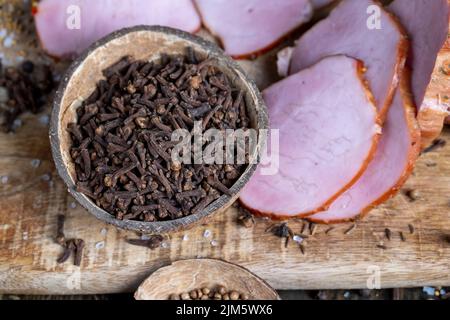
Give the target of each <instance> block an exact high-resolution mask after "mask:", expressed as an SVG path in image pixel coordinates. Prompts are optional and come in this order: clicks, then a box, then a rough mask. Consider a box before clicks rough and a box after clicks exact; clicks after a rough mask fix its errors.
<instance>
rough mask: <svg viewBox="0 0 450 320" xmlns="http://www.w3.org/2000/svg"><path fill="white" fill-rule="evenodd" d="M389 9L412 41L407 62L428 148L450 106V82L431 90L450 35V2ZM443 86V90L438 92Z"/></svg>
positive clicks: (398, 0) (422, 0) (405, 2)
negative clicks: (436, 68) (449, 97)
mask: <svg viewBox="0 0 450 320" xmlns="http://www.w3.org/2000/svg"><path fill="white" fill-rule="evenodd" d="M388 10H389V11H390V12H392V13H394V14H395V15H396V16H397V17H398V18H399V19H400V22H401V23H402V25H403V26H404V27H405V29H406V31H407V32H408V35H409V38H410V41H411V50H410V51H411V53H410V56H409V58H408V60H407V63H408V65H409V66H410V68H411V69H412V93H413V95H414V101H415V103H416V106H418V107H419V115H418V120H419V125H420V127H421V129H422V133H423V139H422V146H423V147H426V146H428V145H429V144H430V142H431V141H433V140H434V139H435V138H437V137H438V136H439V134H440V133H441V130H442V127H443V122H444V119H445V117H446V115H447V108H448V107H449V106H450V100H449V99H444V97H445V96H448V95H449V92H450V88H449V87H448V80H447V81H445V80H441V79H440V80H439V81H438V82H436V81H434V83H431V84H430V88H428V84H429V83H430V80H431V74H432V72H433V68H434V67H435V62H436V57H437V56H438V53H439V51H440V50H441V48H442V47H443V46H444V44H445V42H446V40H447V35H448V32H449V30H448V27H449V4H448V0H432V1H430V0H395V1H394V2H393V3H391V5H390V6H389V7H388ZM449 48H450V45H449V44H447V49H445V48H443V50H444V51H443V52H442V56H445V58H444V61H442V57H441V61H438V70H437V72H438V73H439V72H441V73H442V72H443V70H445V69H446V68H445V65H446V64H448V63H450V60H448V59H449V58H450V56H449V54H448V52H449V50H450V49H449ZM445 50H447V52H445ZM445 60H446V61H445ZM443 66H444V67H443ZM442 68H444V69H442ZM447 70H450V67H447ZM439 78H441V77H439ZM447 79H448V77H447ZM442 81H444V83H442ZM439 82H440V83H439ZM445 82H446V83H445ZM442 85H444V87H442ZM439 86H441V87H442V88H441V89H440V90H439V89H438V90H435V89H437V88H436V87H439ZM427 88H428V92H427ZM442 89H444V90H442ZM425 92H427V94H426V96H425ZM424 97H425V100H424Z"/></svg>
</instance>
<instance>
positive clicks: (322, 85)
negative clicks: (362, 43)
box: [240, 56, 380, 219]
mask: <svg viewBox="0 0 450 320" xmlns="http://www.w3.org/2000/svg"><path fill="white" fill-rule="evenodd" d="M363 69H364V68H363V64H362V63H361V62H360V61H358V60H355V59H353V58H349V57H345V56H333V57H328V58H325V59H323V60H322V61H320V62H318V63H317V64H315V65H314V66H312V67H310V68H308V69H305V70H303V71H301V72H298V73H296V74H294V75H291V76H290V77H288V78H286V79H284V80H282V81H280V82H278V83H275V84H274V85H272V86H271V87H269V88H268V89H266V90H265V91H264V92H263V96H264V99H265V102H266V104H267V105H268V108H269V118H270V122H271V123H270V126H271V130H272V131H271V134H272V135H274V134H275V133H274V132H273V130H279V144H278V147H279V150H278V151H279V152H278V154H279V162H278V163H277V161H273V162H272V168H273V165H274V164H278V166H277V169H278V170H273V171H270V172H267V171H266V169H267V168H265V167H264V165H260V166H259V167H258V170H257V172H256V173H255V174H254V176H253V177H252V178H251V180H250V181H249V182H248V184H247V185H246V186H245V187H244V190H243V191H242V193H241V195H240V200H241V202H242V204H243V206H245V207H246V208H248V209H249V210H250V211H251V212H253V213H256V214H260V215H264V216H270V217H272V218H274V219H284V218H293V217H302V216H306V215H309V214H312V213H314V212H317V211H319V210H323V209H325V208H326V207H327V206H328V205H329V204H330V203H331V202H332V201H333V200H334V199H336V198H337V197H338V196H339V195H340V194H341V193H342V192H344V191H345V190H347V189H348V188H349V187H350V186H351V185H352V184H353V183H355V182H356V181H357V179H358V178H359V177H360V176H361V174H362V173H363V172H364V170H365V169H366V168H367V165H368V163H369V162H370V160H371V159H372V156H373V154H374V153H375V150H376V144H377V142H378V137H379V131H380V127H379V120H378V118H377V112H376V108H375V105H374V101H373V96H372V94H371V92H370V90H369V89H368V87H367V85H366V82H365V80H364V76H363ZM275 142H276V141H275ZM268 145H269V148H268V149H269V153H268V154H269V155H270V154H271V153H272V152H274V153H276V152H277V151H276V149H274V148H275V146H276V145H272V143H269V144H268ZM272 147H274V148H272ZM273 159H276V158H272V160H273ZM268 160H269V159H268V156H266V157H264V156H263V158H262V163H267V162H270V161H268Z"/></svg>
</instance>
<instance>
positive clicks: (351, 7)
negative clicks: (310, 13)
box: [290, 0, 408, 119]
mask: <svg viewBox="0 0 450 320" xmlns="http://www.w3.org/2000/svg"><path fill="white" fill-rule="evenodd" d="M378 15H379V17H380V20H379V24H378V22H377V21H378V19H376V18H377V16H378ZM407 53H408V40H407V38H406V35H405V33H404V32H403V29H402V27H401V26H400V25H399V24H398V23H397V22H396V21H395V19H394V18H393V17H391V15H390V14H388V13H387V12H385V11H384V9H382V8H381V7H380V5H378V4H377V2H374V1H372V0H343V1H341V2H340V3H339V4H338V5H337V7H336V8H335V9H334V10H333V11H332V12H331V13H330V15H329V16H328V17H327V18H325V19H324V20H322V21H320V22H319V23H317V24H316V25H315V26H314V27H312V28H311V29H310V30H309V31H308V32H306V33H305V34H304V35H303V36H302V37H301V38H300V39H299V41H298V42H297V45H296V48H295V50H294V52H293V54H292V60H291V66H290V74H293V73H295V72H298V71H300V70H302V69H304V68H307V67H309V66H311V65H313V64H314V63H316V62H317V61H319V60H320V59H322V58H324V57H326V56H330V55H334V54H345V55H348V56H351V57H354V58H356V59H359V60H361V61H363V62H364V64H365V66H366V67H367V74H366V78H367V80H368V81H369V84H370V88H371V90H372V92H373V94H374V96H375V100H376V104H377V107H378V110H379V113H380V117H381V118H382V119H383V118H384V117H385V115H386V112H387V110H388V108H389V106H390V105H391V102H392V98H393V96H394V93H395V89H396V87H397V85H398V78H399V76H398V75H399V74H400V72H401V70H402V69H403V66H404V63H405V60H406V56H407Z"/></svg>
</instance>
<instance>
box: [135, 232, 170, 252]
mask: <svg viewBox="0 0 450 320" xmlns="http://www.w3.org/2000/svg"><path fill="white" fill-rule="evenodd" d="M163 241H164V237H163V236H161V235H152V236H150V237H149V238H148V239H126V242H127V243H129V244H131V245H134V246H140V247H147V248H149V249H151V250H153V249H156V248H159V247H160V246H161V243H162V242H163Z"/></svg>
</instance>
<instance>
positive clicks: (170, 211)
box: [67, 48, 249, 221]
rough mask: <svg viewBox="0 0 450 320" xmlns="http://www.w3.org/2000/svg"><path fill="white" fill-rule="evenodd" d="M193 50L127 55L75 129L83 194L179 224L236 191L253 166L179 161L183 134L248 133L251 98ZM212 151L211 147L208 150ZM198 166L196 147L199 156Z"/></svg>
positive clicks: (119, 214)
mask: <svg viewBox="0 0 450 320" xmlns="http://www.w3.org/2000/svg"><path fill="white" fill-rule="evenodd" d="M215 62H216V61H215V60H214V59H212V58H207V57H203V58H202V57H199V54H198V53H197V52H194V50H192V48H187V49H186V54H185V55H174V56H169V55H162V57H161V58H160V59H158V60H157V61H152V62H148V61H135V60H133V59H132V58H131V57H123V58H122V59H121V60H120V61H118V62H116V63H115V64H113V65H112V66H110V67H108V68H107V69H105V70H103V74H104V76H105V78H106V79H104V80H101V81H99V82H98V84H97V88H96V89H95V91H94V92H93V93H92V94H91V95H90V96H89V98H87V99H86V100H85V101H84V102H83V103H82V105H81V106H80V107H79V108H78V109H77V121H76V122H74V123H70V124H68V127H67V130H68V131H69V132H70V135H71V138H72V147H71V149H70V153H71V157H72V159H73V161H74V163H75V170H76V177H77V190H78V191H79V192H82V193H84V194H85V195H87V196H88V197H90V198H91V199H92V200H93V201H94V202H95V203H96V204H97V205H98V206H99V207H101V208H103V209H105V210H106V211H108V212H110V213H111V214H113V215H114V216H115V217H116V218H117V219H121V220H122V219H127V220H140V221H159V220H172V219H177V218H181V217H183V216H187V215H190V214H195V213H198V212H200V211H202V210H203V209H204V208H205V207H207V206H208V205H209V204H210V203H212V202H213V201H214V200H216V199H217V198H219V197H220V196H221V195H222V194H226V195H231V192H230V187H231V186H232V185H233V184H234V182H235V181H236V180H237V179H238V178H239V176H240V175H241V174H242V172H243V171H244V170H245V167H246V166H247V163H248V150H246V154H245V158H246V161H245V163H244V164H216V163H213V164H204V163H201V164H188V163H181V162H179V161H173V160H172V157H171V153H172V149H173V148H174V146H175V145H176V144H178V143H179V141H172V139H171V135H172V133H173V131H174V130H176V129H186V130H187V131H189V132H193V131H194V127H195V126H194V123H200V124H201V126H200V130H201V131H202V132H204V131H206V130H208V129H210V128H216V129H218V130H220V131H222V132H224V131H225V130H226V129H246V128H248V126H249V117H248V114H247V106H246V101H245V93H244V92H243V91H241V90H238V89H237V88H235V86H234V85H233V84H232V82H231V80H230V79H229V78H228V77H227V76H226V75H225V74H224V73H223V72H222V71H221V70H220V69H219V68H218V67H216V63H215ZM204 147H205V146H203V148H204ZM191 159H192V162H191V163H195V162H194V150H192V154H191Z"/></svg>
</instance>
